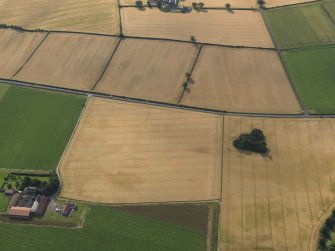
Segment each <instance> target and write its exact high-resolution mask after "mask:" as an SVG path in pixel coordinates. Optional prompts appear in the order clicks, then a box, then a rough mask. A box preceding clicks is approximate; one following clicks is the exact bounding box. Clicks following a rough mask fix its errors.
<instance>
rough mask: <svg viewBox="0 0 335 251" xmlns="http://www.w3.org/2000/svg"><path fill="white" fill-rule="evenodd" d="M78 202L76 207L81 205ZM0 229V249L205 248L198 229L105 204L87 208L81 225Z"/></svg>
mask: <svg viewBox="0 0 335 251" xmlns="http://www.w3.org/2000/svg"><path fill="white" fill-rule="evenodd" d="M78 204H79V207H80V206H81V205H82V204H80V203H78ZM0 231H1V233H2V234H1V236H0V241H1V250H2V251H12V250H13V248H14V249H15V250H27V251H36V250H41V246H43V247H47V246H48V247H52V249H54V250H69V249H70V250H81V251H92V250H146V251H157V250H166V251H167V250H185V251H203V250H205V249H206V235H205V233H204V232H202V231H198V230H194V229H191V228H189V227H183V226H178V225H176V224H170V223H166V222H164V221H161V220H154V219H148V218H144V217H140V216H136V215H133V214H131V213H127V212H120V211H117V210H115V209H113V208H111V207H107V206H105V207H102V206H99V207H98V206H94V207H91V210H90V211H89V213H88V216H87V219H86V220H85V224H84V227H79V228H68V227H62V228H59V227H36V226H27V225H26V226H25V225H24V224H20V225H17V224H4V223H0ZM6 236H7V237H6ZM8 236H11V238H8ZM13 239H15V241H13ZM60 240H61V241H60Z"/></svg>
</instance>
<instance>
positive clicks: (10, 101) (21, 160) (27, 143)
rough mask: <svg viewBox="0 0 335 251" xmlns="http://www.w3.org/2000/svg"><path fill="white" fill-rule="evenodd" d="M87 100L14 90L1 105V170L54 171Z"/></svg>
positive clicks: (55, 94) (8, 93) (3, 99)
mask: <svg viewBox="0 0 335 251" xmlns="http://www.w3.org/2000/svg"><path fill="white" fill-rule="evenodd" d="M85 100H86V99H85V97H81V96H74V95H68V94H60V93H54V92H48V91H42V90H35V89H30V88H19V87H14V86H11V87H10V88H9V89H8V90H7V93H6V94H5V96H4V97H3V98H2V100H1V102H0V117H1V122H0V129H1V134H0V141H1V144H0V168H2V169H25V170H36V169H37V170H52V169H55V168H56V167H57V164H58V162H59V160H60V158H61V156H62V154H63V151H64V149H65V147H66V145H67V142H68V140H69V138H70V136H71V133H72V131H73V129H74V127H75V125H76V123H77V120H78V117H79V115H80V113H81V109H82V107H83V105H84V103H85Z"/></svg>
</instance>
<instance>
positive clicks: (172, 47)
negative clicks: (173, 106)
mask: <svg viewBox="0 0 335 251" xmlns="http://www.w3.org/2000/svg"><path fill="white" fill-rule="evenodd" d="M196 54H197V48H196V47H195V46H194V45H192V44H188V43H177V42H166V41H152V40H142V39H126V40H123V41H122V42H121V44H120V46H119V47H118V49H117V51H116V53H115V55H114V56H113V59H112V61H111V63H110V64H109V66H108V68H107V70H106V72H105V74H104V75H103V77H102V79H101V81H100V82H99V84H98V85H97V87H96V88H95V90H96V91H99V92H104V93H109V94H114V95H120V96H127V97H133V98H141V99H147V100H155V101H162V102H170V103H177V102H178V99H179V97H180V95H181V93H182V90H183V87H182V86H183V82H185V81H186V76H185V74H186V73H187V72H190V71H191V68H192V65H193V62H194V60H195V58H196Z"/></svg>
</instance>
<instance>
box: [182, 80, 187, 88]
mask: <svg viewBox="0 0 335 251" xmlns="http://www.w3.org/2000/svg"><path fill="white" fill-rule="evenodd" d="M186 88H187V82H186V81H185V82H184V83H183V89H184V90H186Z"/></svg>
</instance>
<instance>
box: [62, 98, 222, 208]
mask: <svg viewBox="0 0 335 251" xmlns="http://www.w3.org/2000/svg"><path fill="white" fill-rule="evenodd" d="M222 129H223V128H222V117H221V116H216V115H208V114H201V113H196V112H186V111H181V110H174V109H167V108H157V107H150V106H145V105H138V104H131V103H123V102H117V101H111V100H104V99H99V98H92V99H91V100H90V102H89V105H88V107H87V108H86V111H85V113H84V115H83V117H82V119H81V122H80V124H79V127H78V129H77V131H76V133H75V135H74V138H73V140H72V142H71V144H70V146H69V148H68V151H67V153H66V155H65V157H64V159H63V161H62V163H61V167H60V174H61V178H62V181H63V187H62V191H61V196H63V197H66V198H72V199H79V200H86V201H93V202H104V203H139V202H167V201H195V200H212V199H218V198H220V196H221V195H220V194H221V193H220V189H221V167H222V166H221V164H222V163H221V160H222V159H221V157H222V155H221V154H222V152H221V151H222Z"/></svg>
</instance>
